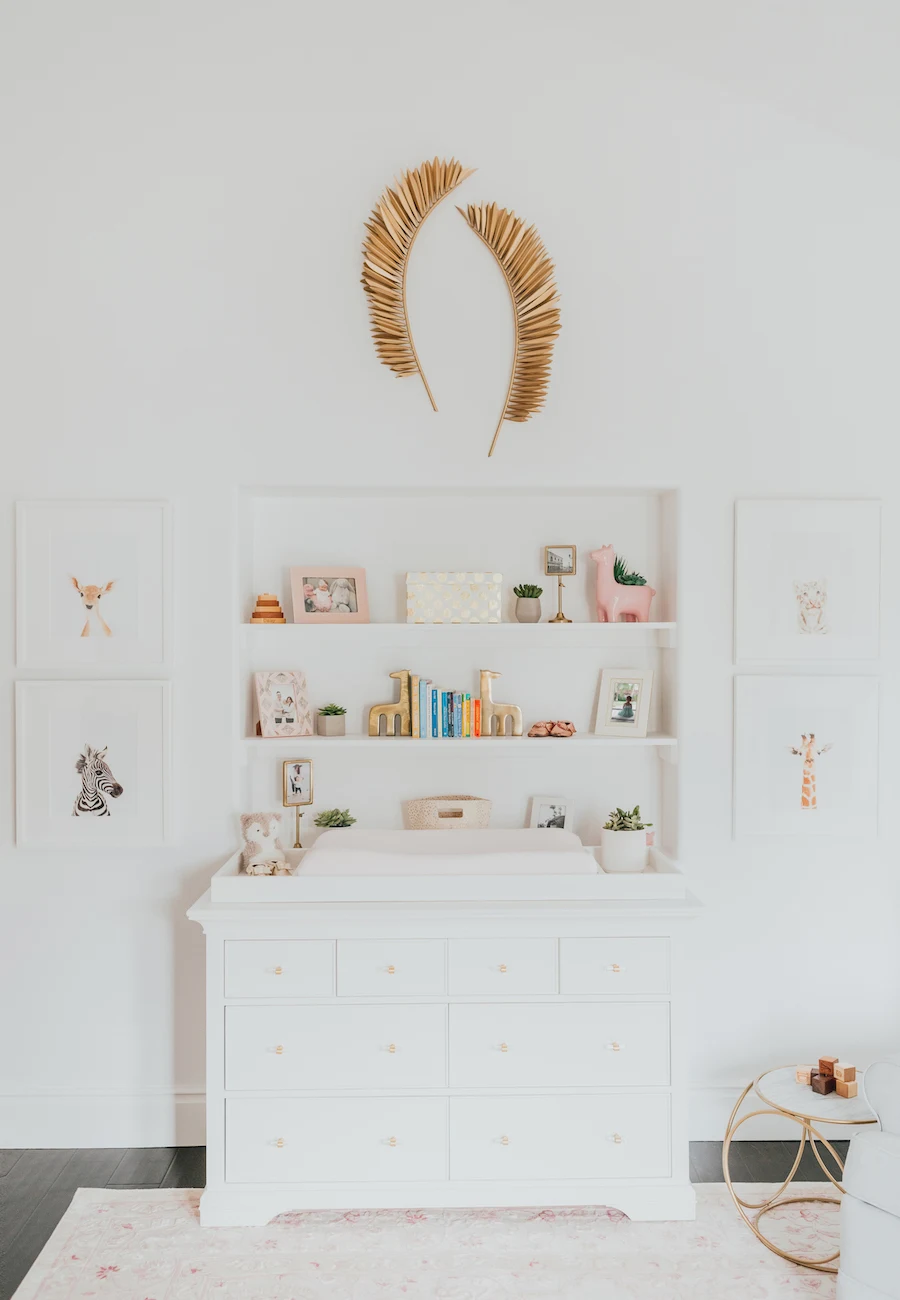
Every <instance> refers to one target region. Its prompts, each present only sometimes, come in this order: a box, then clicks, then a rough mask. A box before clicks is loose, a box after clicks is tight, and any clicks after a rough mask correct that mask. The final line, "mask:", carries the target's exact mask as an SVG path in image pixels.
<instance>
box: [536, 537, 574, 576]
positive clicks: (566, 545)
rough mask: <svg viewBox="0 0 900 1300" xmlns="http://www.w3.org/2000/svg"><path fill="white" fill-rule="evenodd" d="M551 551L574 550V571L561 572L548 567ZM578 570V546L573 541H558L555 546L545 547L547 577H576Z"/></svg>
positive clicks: (545, 571)
mask: <svg viewBox="0 0 900 1300" xmlns="http://www.w3.org/2000/svg"><path fill="white" fill-rule="evenodd" d="M551 551H571V552H572V572H571V573H560V572H559V570H558V569H553V570H551V569H548V568H547V558H548V556H549V554H550V552H551ZM577 572H578V547H577V546H573V545H572V543H571V542H557V543H556V545H555V546H545V547H544V577H545V578H574V577H575V574H576V573H577Z"/></svg>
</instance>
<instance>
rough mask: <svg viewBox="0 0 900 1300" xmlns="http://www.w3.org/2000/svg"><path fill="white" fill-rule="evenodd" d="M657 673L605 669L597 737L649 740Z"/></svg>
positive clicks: (601, 682) (601, 675)
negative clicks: (632, 737) (638, 737)
mask: <svg viewBox="0 0 900 1300" xmlns="http://www.w3.org/2000/svg"><path fill="white" fill-rule="evenodd" d="M652 694H653V672H652V671H651V670H650V669H649V668H604V669H603V670H602V672H601V674H600V694H599V697H598V700H597V719H596V722H595V725H594V734H595V735H597V736H646V734H647V724H648V722H649V721H650V698H651V696H652Z"/></svg>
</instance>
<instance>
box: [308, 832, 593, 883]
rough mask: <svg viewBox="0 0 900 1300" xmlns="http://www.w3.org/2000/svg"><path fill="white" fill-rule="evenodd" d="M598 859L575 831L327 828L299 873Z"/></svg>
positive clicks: (573, 870)
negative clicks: (585, 846) (587, 848)
mask: <svg viewBox="0 0 900 1300" xmlns="http://www.w3.org/2000/svg"><path fill="white" fill-rule="evenodd" d="M596 872H597V863H596V861H595V860H594V857H593V855H592V854H590V853H586V852H585V850H584V847H583V846H582V843H581V840H580V839H579V838H578V836H577V835H574V834H573V833H572V832H571V831H561V830H552V829H546V830H537V829H535V830H521V831H367V830H353V829H352V828H349V827H348V828H343V829H340V830H330V831H325V832H323V834H322V835H320V836H319V838H318V839H317V840H316V842H315V843H314V844H313V846H312V848H311V849H309V850H308V851H307V852H306V853H305V854H304V856H303V860H302V862H301V864H300V870H299V872H298V874H299V875H301V876H484V875H494V876H496V875H500V876H546V875H569V876H574V875H585V874H588V875H595V874H596Z"/></svg>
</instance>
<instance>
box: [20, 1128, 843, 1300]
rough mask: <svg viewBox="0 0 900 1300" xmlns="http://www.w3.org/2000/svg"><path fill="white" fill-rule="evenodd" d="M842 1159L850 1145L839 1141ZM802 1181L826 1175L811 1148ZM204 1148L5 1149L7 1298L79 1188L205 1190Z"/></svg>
mask: <svg viewBox="0 0 900 1300" xmlns="http://www.w3.org/2000/svg"><path fill="white" fill-rule="evenodd" d="M834 1145H835V1147H836V1149H837V1150H838V1152H839V1154H840V1156H841V1158H842V1159H843V1158H844V1156H845V1155H846V1149H847V1145H848V1144H847V1143H846V1142H836V1143H835V1144H834ZM796 1149H797V1148H796V1143H794V1142H736V1143H735V1144H734V1145H733V1146H732V1149H731V1175H732V1177H733V1178H734V1179H736V1180H737V1181H740V1182H748V1183H770V1182H780V1181H781V1179H782V1178H784V1176H785V1175H786V1173H787V1171H788V1170H789V1169H790V1167H791V1163H792V1161H793V1158H794V1155H795V1153H796ZM797 1176H798V1178H801V1179H804V1180H806V1181H810V1182H813V1181H815V1182H818V1181H819V1180H820V1179H824V1174H823V1173H822V1171H821V1169H820V1168H819V1166H818V1165H817V1164H816V1161H815V1158H814V1157H813V1155H812V1153H811V1152H810V1151H806V1152H804V1157H803V1163H802V1164H801V1166H800V1169H799V1170H798V1174H797ZM691 1179H692V1180H693V1181H694V1182H695V1183H720V1182H721V1181H722V1144H721V1142H692V1143H691ZM205 1180H206V1152H205V1150H204V1148H203V1147H134V1148H131V1149H130V1150H125V1151H121V1150H113V1149H111V1148H101V1149H99V1150H81V1151H2V1150H0V1300H9V1297H10V1296H11V1295H12V1294H13V1292H14V1291H15V1289H16V1287H17V1286H18V1285H19V1283H20V1282H21V1280H22V1278H23V1277H24V1276H25V1274H26V1273H27V1272H28V1270H29V1268H30V1267H31V1265H32V1264H33V1262H34V1261H35V1259H36V1258H37V1257H38V1255H39V1254H40V1252H41V1248H42V1247H43V1245H44V1243H45V1242H46V1240H47V1238H48V1237H49V1236H50V1234H51V1232H52V1231H53V1229H54V1228H55V1227H56V1225H57V1223H58V1222H59V1220H60V1219H61V1218H62V1216H63V1214H64V1213H65V1211H66V1210H67V1209H68V1206H69V1202H70V1201H71V1199H72V1196H73V1195H74V1193H75V1190H76V1188H78V1187H113V1188H123V1187H202V1186H203V1185H204V1182H205Z"/></svg>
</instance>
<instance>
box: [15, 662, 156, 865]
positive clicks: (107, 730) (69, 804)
mask: <svg viewBox="0 0 900 1300" xmlns="http://www.w3.org/2000/svg"><path fill="white" fill-rule="evenodd" d="M170 745H171V688H170V686H169V683H168V682H159V681H120V682H109V681H26V682H17V683H16V844H17V845H20V846H24V847H28V848H31V847H34V848H38V847H40V848H66V849H72V850H75V851H77V850H79V849H82V848H85V849H87V848H90V849H92V850H93V849H97V848H103V849H107V848H108V849H121V848H134V849H139V848H141V849H142V848H147V847H152V846H154V845H159V844H164V843H166V842H167V840H168V839H169V836H170V833H171V825H170V823H171V794H170V788H169V787H170V779H171V757H170Z"/></svg>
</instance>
